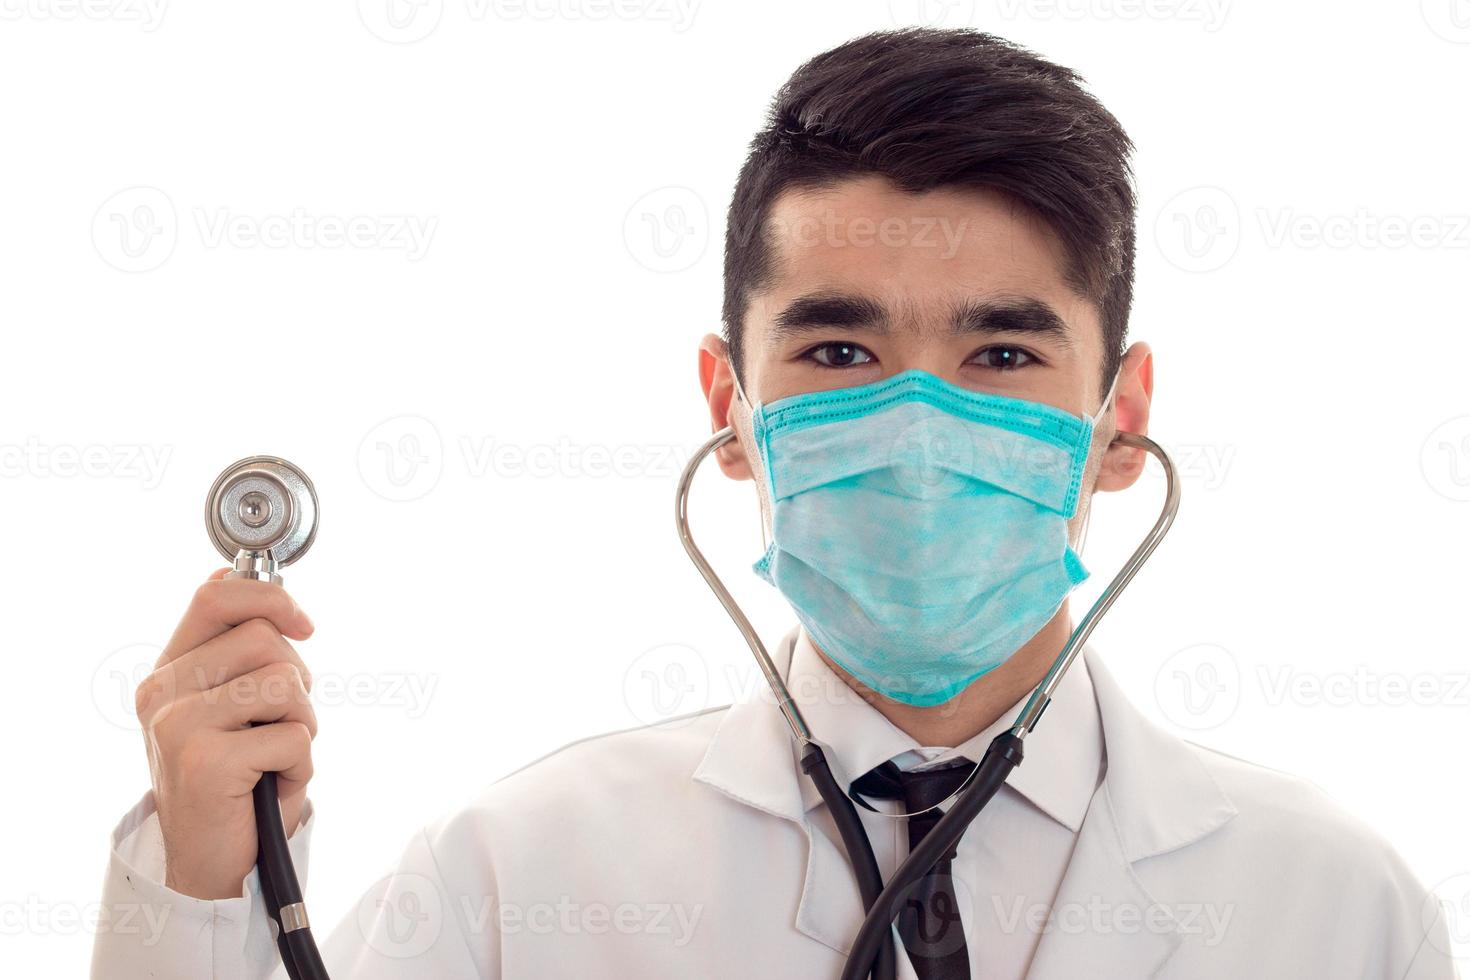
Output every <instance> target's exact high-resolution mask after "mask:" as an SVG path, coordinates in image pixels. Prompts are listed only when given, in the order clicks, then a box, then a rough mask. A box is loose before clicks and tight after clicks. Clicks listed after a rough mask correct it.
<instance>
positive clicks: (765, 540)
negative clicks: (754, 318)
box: [730, 365, 771, 555]
mask: <svg viewBox="0 0 1470 980" xmlns="http://www.w3.org/2000/svg"><path fill="white" fill-rule="evenodd" d="M730 378H731V380H732V381H734V382H735V397H737V398H739V399H740V400H741V401H742V402H744V403H745V407H746V408H747V409H748V410H749V411H750V412H751V414H752V415H754V414H755V409H756V406H755V403H754V402H752V401H751V400H750V399H749V398H746V397H745V389H744V388H743V387H741V385H740V373H739V372H738V371H736V370H735V367H734V365H731V367H730ZM761 462H762V465H764V463H765V461H764V460H762V461H761ZM764 478H765V477H764V473H762V474H760V475H757V477H756V479H758V480H763V479H764ZM767 496H768V497H769V493H768V495H767ZM760 525H761V554H763V555H764V554H765V553H766V552H767V551H770V550H771V538H770V535H769V534H767V533H766V515H765V514H764V513H762V514H761V518H760Z"/></svg>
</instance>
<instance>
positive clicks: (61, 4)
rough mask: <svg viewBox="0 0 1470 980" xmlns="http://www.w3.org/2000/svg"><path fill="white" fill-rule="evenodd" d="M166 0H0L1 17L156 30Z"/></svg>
mask: <svg viewBox="0 0 1470 980" xmlns="http://www.w3.org/2000/svg"><path fill="white" fill-rule="evenodd" d="M167 6H168V0H0V20H9V21H19V20H33V21H75V20H90V21H112V22H114V23H118V24H136V25H138V27H139V28H140V29H141V30H143V32H144V33H152V32H153V31H156V30H158V28H159V25H161V24H162V23H163V15H164V12H165V9H166V8H167Z"/></svg>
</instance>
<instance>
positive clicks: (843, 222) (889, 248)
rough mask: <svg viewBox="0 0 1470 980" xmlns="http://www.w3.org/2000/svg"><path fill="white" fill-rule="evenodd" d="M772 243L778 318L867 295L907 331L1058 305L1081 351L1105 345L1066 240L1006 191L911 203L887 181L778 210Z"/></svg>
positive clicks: (769, 236) (848, 185) (795, 198)
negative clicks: (965, 313)
mask: <svg viewBox="0 0 1470 980" xmlns="http://www.w3.org/2000/svg"><path fill="white" fill-rule="evenodd" d="M764 232H765V235H766V242H767V243H768V245H769V247H770V250H771V253H770V254H771V259H772V278H771V280H770V284H769V286H768V288H767V289H766V290H764V291H763V292H764V294H765V295H764V297H763V299H765V300H766V302H762V303H759V304H758V305H759V306H761V307H764V308H766V309H779V308H780V305H781V303H782V301H783V300H789V299H791V298H794V297H796V296H800V295H803V294H809V293H813V292H830V293H843V294H855V295H863V296H867V297H870V298H871V299H873V300H874V301H876V302H877V303H879V304H881V305H883V306H884V307H885V309H887V310H888V312H889V314H890V316H892V318H893V319H894V320H895V325H897V326H902V325H908V326H911V327H916V328H917V327H924V326H932V325H935V324H937V323H938V321H939V319H940V318H947V317H948V316H949V314H950V312H951V311H952V310H953V309H954V307H955V306H956V305H957V304H963V303H965V302H971V301H974V300H985V299H987V298H1006V299H1017V298H1031V299H1036V300H1039V301H1041V302H1044V303H1046V304H1047V305H1049V306H1051V307H1052V308H1053V309H1054V310H1055V311H1056V312H1057V313H1058V314H1059V315H1060V316H1061V317H1062V318H1063V319H1064V320H1065V321H1066V322H1067V323H1068V325H1069V326H1070V327H1071V328H1072V330H1073V331H1074V332H1075V333H1076V334H1077V336H1076V338H1075V339H1076V340H1077V341H1078V342H1079V343H1080V344H1086V343H1088V342H1089V341H1090V342H1091V343H1092V344H1095V345H1099V346H1100V343H1101V334H1100V326H1099V319H1098V315H1097V310H1096V305H1095V304H1094V303H1092V302H1091V301H1090V300H1088V299H1087V298H1086V297H1084V296H1081V295H1080V294H1078V293H1077V292H1075V291H1074V290H1073V289H1072V287H1071V286H1070V285H1069V284H1068V283H1067V280H1066V268H1067V257H1066V251H1065V249H1064V248H1063V246H1062V244H1061V242H1060V240H1059V239H1058V238H1057V236H1056V235H1055V233H1054V232H1052V230H1051V229H1050V227H1049V226H1048V225H1047V224H1046V223H1045V222H1044V221H1042V220H1041V219H1040V218H1038V217H1037V216H1035V215H1034V214H1033V213H1031V212H1030V211H1028V210H1027V209H1025V208H1023V207H1022V206H1020V205H1019V204H1017V203H1016V202H1014V201H1013V200H1012V199H1011V198H1009V197H1007V196H1005V195H1004V194H1002V193H1000V192H997V191H992V190H986V189H974V188H953V187H947V188H939V189H935V190H932V191H925V192H922V193H910V192H907V191H904V190H903V189H901V188H899V187H898V186H897V185H895V184H893V183H891V182H890V181H888V180H887V179H886V178H883V177H876V176H871V177H861V178H855V179H851V180H846V181H843V182H840V183H838V184H834V185H832V186H829V187H823V188H818V189H802V188H795V189H791V190H788V191H786V192H784V193H783V194H781V195H780V196H779V197H778V198H777V199H776V201H775V203H774V205H773V206H772V208H771V213H770V215H769V217H768V220H767V222H766V224H765V227H764ZM752 312H754V310H753V311H752ZM753 319H756V320H758V319H759V317H755V318H753Z"/></svg>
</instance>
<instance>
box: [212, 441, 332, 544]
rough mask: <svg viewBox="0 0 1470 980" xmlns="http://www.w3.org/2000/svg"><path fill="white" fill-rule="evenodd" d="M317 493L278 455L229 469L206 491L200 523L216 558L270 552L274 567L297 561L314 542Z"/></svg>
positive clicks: (305, 478) (300, 474) (245, 460)
mask: <svg viewBox="0 0 1470 980" xmlns="http://www.w3.org/2000/svg"><path fill="white" fill-rule="evenodd" d="M317 513H318V508H317V499H316V488H315V487H313V486H312V485H311V480H309V479H307V477H306V474H305V473H303V472H301V470H300V469H299V468H298V467H296V466H294V465H292V464H291V463H288V462H287V461H286V460H284V459H281V458H279V457H277V456H251V457H248V458H246V459H242V460H240V461H238V462H236V463H232V464H230V465H229V466H228V467H226V469H225V471H224V472H223V473H221V474H220V475H219V478H218V479H216V480H215V481H214V486H212V487H210V488H209V496H208V498H206V500H205V502H204V524H205V527H206V528H208V530H209V539H210V540H211V541H213V542H214V546H215V547H216V548H218V549H219V553H220V554H222V555H224V556H225V557H226V558H228V559H229V560H231V561H234V560H235V557H236V556H237V555H238V554H239V553H240V552H242V551H255V552H264V551H267V550H268V551H269V552H270V553H271V556H272V557H273V558H274V559H275V561H276V563H277V564H278V565H289V564H291V563H292V562H293V561H295V560H296V559H297V558H300V557H301V556H302V555H303V554H304V553H305V552H306V549H307V548H309V547H311V542H312V541H313V540H314V539H315V538H316V525H317Z"/></svg>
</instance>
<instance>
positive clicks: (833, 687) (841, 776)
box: [787, 630, 1104, 833]
mask: <svg viewBox="0 0 1470 980" xmlns="http://www.w3.org/2000/svg"><path fill="white" fill-rule="evenodd" d="M787 685H788V686H789V687H790V689H791V695H792V698H793V700H795V701H796V703H797V705H798V707H799V708H800V709H801V713H802V715H803V717H805V719H806V722H807V725H808V727H809V728H810V729H811V731H812V734H813V736H814V737H815V739H816V740H817V741H818V742H819V743H821V745H822V747H823V749H824V750H825V751H826V754H827V759H828V761H829V762H830V763H831V765H832V768H833V772H834V775H835V776H836V777H837V783H838V785H839V786H842V787H843V788H846V787H847V786H848V785H849V784H851V782H852V781H853V780H854V779H856V778H857V777H859V776H861V775H862V774H863V773H865V772H867V771H868V770H870V769H872V768H873V767H874V766H878V765H881V764H882V763H884V762H887V761H889V760H890V759H891V760H894V761H895V762H896V763H897V764H898V766H899V768H901V769H910V768H915V767H918V766H923V765H929V764H931V763H938V762H942V761H945V760H947V759H951V758H954V757H957V756H964V757H965V758H968V759H971V760H973V761H976V762H978V761H979V760H980V758H981V756H983V755H984V754H985V749H986V748H987V747H988V746H989V745H990V743H991V741H992V740H993V739H994V738H995V737H996V736H997V735H999V734H1000V733H1001V732H1003V731H1005V730H1006V729H1007V728H1009V727H1010V726H1011V725H1012V724H1013V723H1014V721H1015V718H1016V715H1017V714H1019V713H1020V710H1021V708H1022V706H1023V705H1024V703H1025V700H1026V698H1022V699H1021V700H1019V701H1017V702H1016V704H1015V705H1013V706H1012V707H1011V708H1008V709H1007V710H1006V711H1004V712H1002V713H1001V715H1000V717H999V718H997V719H996V720H995V722H994V723H992V724H991V725H990V726H989V727H987V728H986V729H985V730H984V731H982V732H980V733H979V734H977V735H975V736H973V737H972V738H970V739H968V740H966V741H965V742H964V743H963V744H961V745H958V746H921V745H920V744H919V743H918V742H916V741H915V740H914V739H913V738H912V737H910V736H909V735H907V734H905V733H904V732H903V731H902V730H900V729H899V728H897V727H896V726H895V725H894V724H893V723H892V722H890V721H889V720H888V719H887V718H885V717H883V715H882V713H881V712H879V711H878V710H877V709H876V708H874V707H873V706H872V705H870V704H869V703H868V702H867V701H865V700H863V698H862V697H861V696H859V695H858V694H857V692H856V691H854V690H853V689H852V688H850V687H849V686H848V685H847V684H846V683H845V682H844V681H843V679H842V678H841V677H839V676H838V675H837V673H836V672H835V671H833V669H832V668H831V667H829V666H828V665H827V662H826V661H824V660H823V659H822V657H821V655H820V654H819V653H818V652H817V650H816V648H815V647H814V646H813V645H812V642H811V640H810V638H809V637H808V636H807V635H806V631H805V630H800V631H799V632H798V634H797V636H796V640H795V643H794V646H793V649H792V653H791V666H790V669H789V671H788V673H787ZM1026 697H1030V694H1029V692H1028V694H1027V695H1026ZM1052 701H1053V703H1052V705H1051V706H1050V707H1048V708H1047V711H1046V723H1045V724H1042V725H1038V726H1037V728H1036V729H1035V731H1033V732H1032V733H1031V734H1030V735H1028V736H1027V738H1026V757H1027V758H1028V759H1036V760H1044V764H1042V765H1032V766H1026V765H1022V766H1020V767H1018V768H1017V769H1016V770H1015V771H1014V772H1012V773H1011V776H1010V779H1009V780H1007V783H1006V785H1007V786H1009V787H1010V788H1011V789H1013V790H1015V791H1016V792H1018V793H1020V794H1021V795H1022V796H1023V797H1025V798H1026V799H1027V800H1029V801H1030V802H1031V803H1032V804H1034V805H1035V806H1036V807H1037V808H1038V809H1040V810H1041V811H1042V812H1043V813H1045V814H1046V815H1047V816H1049V817H1051V818H1052V819H1053V820H1055V821H1057V822H1058V823H1060V824H1062V825H1063V826H1064V827H1066V828H1067V829H1068V830H1070V831H1072V832H1073V833H1076V832H1077V831H1078V830H1079V829H1080V828H1081V826H1082V818H1083V817H1084V816H1085V815H1086V813H1087V807H1088V805H1089V803H1090V802H1091V801H1092V796H1093V793H1094V792H1095V791H1096V789H1097V785H1098V781H1099V780H1100V779H1101V776H1102V768H1103V759H1104V744H1103V730H1102V723H1101V721H1100V719H1099V715H1098V707H1097V699H1096V696H1095V693H1094V690H1093V686H1092V678H1091V676H1090V675H1089V673H1088V669H1087V664H1086V661H1085V660H1084V658H1082V657H1078V658H1077V659H1076V661H1074V662H1073V664H1072V667H1071V669H1069V670H1068V671H1067V673H1066V675H1065V676H1064V677H1063V678H1062V683H1061V685H1060V686H1059V687H1058V688H1057V691H1056V693H1055V694H1054V695H1053V697H1052ZM801 797H802V807H803V809H804V810H808V811H809V810H811V809H812V808H813V807H815V806H817V805H819V804H820V803H821V802H822V798H821V795H820V794H819V793H818V792H817V790H816V787H815V786H814V785H813V784H812V782H811V780H802V781H801Z"/></svg>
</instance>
